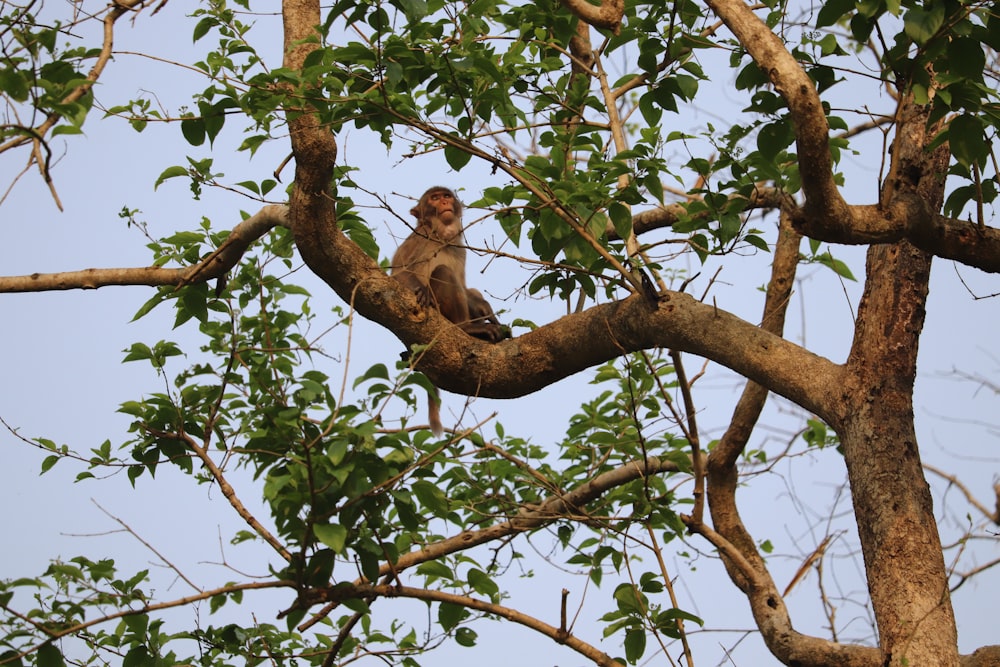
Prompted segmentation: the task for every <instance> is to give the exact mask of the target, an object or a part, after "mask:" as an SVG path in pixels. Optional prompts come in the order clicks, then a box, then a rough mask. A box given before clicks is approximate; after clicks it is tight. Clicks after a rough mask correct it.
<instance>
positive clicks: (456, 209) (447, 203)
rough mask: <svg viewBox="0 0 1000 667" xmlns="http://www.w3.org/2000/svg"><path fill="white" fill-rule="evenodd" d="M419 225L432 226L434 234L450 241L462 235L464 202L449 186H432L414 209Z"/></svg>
mask: <svg viewBox="0 0 1000 667" xmlns="http://www.w3.org/2000/svg"><path fill="white" fill-rule="evenodd" d="M412 212H413V213H414V214H415V215H416V216H417V219H418V225H425V226H427V227H430V229H431V231H432V233H433V234H434V236H436V237H437V238H438V239H440V240H442V241H445V242H448V241H453V240H455V239H457V238H460V237H461V236H462V202H460V201H458V199H457V198H456V197H455V193H453V192H452V191H451V190H449V189H447V188H431V189H430V190H428V191H427V192H425V193H424V195H423V196H422V197H421V198H420V202H419V203H418V204H417V206H416V208H414V209H413V211H412Z"/></svg>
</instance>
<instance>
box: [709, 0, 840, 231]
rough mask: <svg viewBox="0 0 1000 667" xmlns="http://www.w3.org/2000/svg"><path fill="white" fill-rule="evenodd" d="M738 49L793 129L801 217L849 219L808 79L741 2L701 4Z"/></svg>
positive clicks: (824, 126)
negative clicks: (778, 99)
mask: <svg viewBox="0 0 1000 667" xmlns="http://www.w3.org/2000/svg"><path fill="white" fill-rule="evenodd" d="M707 3H708V6H709V7H711V8H712V11H714V12H715V13H716V14H717V15H718V17H719V18H720V19H722V21H723V22H724V23H725V24H726V27H728V28H729V29H730V30H731V31H732V32H733V34H734V35H736V38H737V39H738V40H739V41H740V44H742V45H743V46H744V48H746V50H747V52H748V53H749V54H750V56H751V57H753V59H754V61H755V62H756V63H757V66H758V67H760V68H761V69H762V70H763V71H764V72H766V73H767V76H768V78H769V79H770V80H771V83H773V84H774V88H775V90H776V91H778V93H779V94H780V95H781V96H782V97H783V98H784V99H785V103H786V104H787V105H788V111H789V115H790V116H791V119H792V124H793V125H794V126H795V144H796V149H797V152H798V160H799V173H800V174H801V176H802V190H803V192H804V193H805V196H806V209H807V212H810V213H811V212H814V211H821V212H822V213H823V214H824V215H825V216H828V217H830V218H838V217H839V218H841V219H845V220H846V219H849V218H850V216H849V213H848V210H847V204H846V202H845V201H844V199H843V197H841V195H840V191H839V190H838V189H837V185H836V183H835V182H834V180H833V160H832V158H831V156H830V140H829V133H830V126H829V124H828V123H827V120H826V112H825V111H824V110H823V104H822V103H821V102H820V99H819V93H818V92H816V87H815V85H814V84H813V82H812V80H811V79H810V78H809V75H808V74H806V72H805V70H803V69H802V67H801V66H800V65H799V63H798V62H797V61H796V60H795V58H794V57H793V56H792V54H791V53H789V52H788V49H786V48H785V45H784V43H783V42H782V41H781V38H779V37H778V36H777V35H776V34H774V32H773V31H772V30H771V29H770V28H768V27H767V25H766V24H765V23H764V22H763V21H761V20H760V19H759V18H758V17H757V15H756V14H754V13H753V11H751V9H750V7H749V6H748V5H746V4H745V3H744V2H743V0H707Z"/></svg>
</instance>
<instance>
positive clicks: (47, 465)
mask: <svg viewBox="0 0 1000 667" xmlns="http://www.w3.org/2000/svg"><path fill="white" fill-rule="evenodd" d="M60 458H61V457H60V456H57V455H56V454H52V455H51V456H46V457H45V460H44V461H42V472H43V473H46V472H48V471H49V470H51V469H52V466H54V465H55V464H57V463H59V459H60Z"/></svg>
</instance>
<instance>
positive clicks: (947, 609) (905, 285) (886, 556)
mask: <svg viewBox="0 0 1000 667" xmlns="http://www.w3.org/2000/svg"><path fill="white" fill-rule="evenodd" d="M930 138H933V130H930V131H928V130H927V129H926V116H925V114H924V113H923V112H922V110H921V109H919V108H917V107H915V106H912V105H910V104H906V103H904V105H903V107H902V109H901V112H900V117H899V125H898V126H897V136H896V142H895V143H894V146H893V149H894V150H893V164H892V167H891V169H890V175H889V179H888V180H887V181H886V186H885V194H884V196H883V203H884V204H890V203H891V201H892V199H894V198H895V197H911V198H912V197H919V198H920V200H922V201H923V202H924V203H925V204H926V207H927V208H929V211H937V210H939V209H940V207H941V203H942V201H943V196H944V171H945V168H946V167H947V157H948V154H947V147H946V146H945V147H944V148H943V150H942V149H937V150H935V151H933V152H927V151H926V150H925V147H926V146H927V144H928V142H929V139H930ZM930 266H931V255H929V254H927V253H925V252H923V251H922V250H919V249H917V248H916V247H914V246H912V245H910V244H909V243H907V242H901V243H896V244H892V245H876V246H872V247H871V248H870V249H869V251H868V261H867V279H866V282H865V292H864V296H863V297H862V300H861V304H860V306H859V309H858V320H857V325H856V329H855V339H854V345H853V347H852V351H851V354H850V357H849V359H848V362H847V368H848V371H849V373H848V377H849V378H850V380H849V381H848V382H847V383H846V386H845V387H844V394H843V406H844V407H843V410H842V412H841V413H840V414H841V419H840V420H839V421H840V423H839V424H835V425H834V426H835V427H836V429H837V431H838V433H839V435H840V439H841V443H842V445H843V449H844V457H845V460H846V463H847V471H848V477H849V479H850V483H851V495H852V498H853V501H854V511H855V516H856V517H857V522H858V532H859V535H860V539H861V548H862V552H863V555H864V561H865V568H866V572H867V578H868V588H869V592H870V594H871V600H872V607H873V609H874V612H875V619H876V622H877V625H878V632H879V646H880V648H881V650H882V655H883V661H882V664H884V665H898V666H900V667H902V666H903V665H911V666H912V665H936V666H949V665H958V647H957V632H956V628H955V617H954V613H953V611H952V607H951V598H950V595H949V591H948V577H947V573H946V570H945V564H944V556H943V554H942V551H941V540H940V537H939V535H938V531H937V524H936V522H935V519H934V512H933V506H932V504H933V503H932V500H931V495H930V489H929V487H928V485H927V482H926V481H925V480H924V475H923V470H922V468H921V463H920V453H919V450H918V447H917V438H916V432H915V430H914V425H913V402H912V398H913V383H914V379H915V377H916V364H917V348H918V342H919V338H920V333H921V330H922V328H923V323H924V309H925V303H926V299H927V289H928V287H927V286H928V279H929V277H930Z"/></svg>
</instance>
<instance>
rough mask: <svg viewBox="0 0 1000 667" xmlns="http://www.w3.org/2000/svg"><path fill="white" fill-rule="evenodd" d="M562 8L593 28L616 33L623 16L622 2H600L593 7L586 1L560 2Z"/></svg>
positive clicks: (604, 0) (621, 0) (614, 0)
mask: <svg viewBox="0 0 1000 667" xmlns="http://www.w3.org/2000/svg"><path fill="white" fill-rule="evenodd" d="M562 4H563V6H564V7H565V8H566V9H568V10H569V11H571V12H572V13H573V14H575V15H576V16H577V17H578V18H579V19H580V20H581V21H585V22H586V23H589V24H590V25H592V26H594V27H595V28H604V29H606V30H611V31H614V32H616V33H617V32H618V28H619V27H620V26H621V23H622V17H623V16H624V15H625V2H624V0H601V3H600V4H599V5H594V4H591V3H590V2H588V1H587V0H562Z"/></svg>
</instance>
